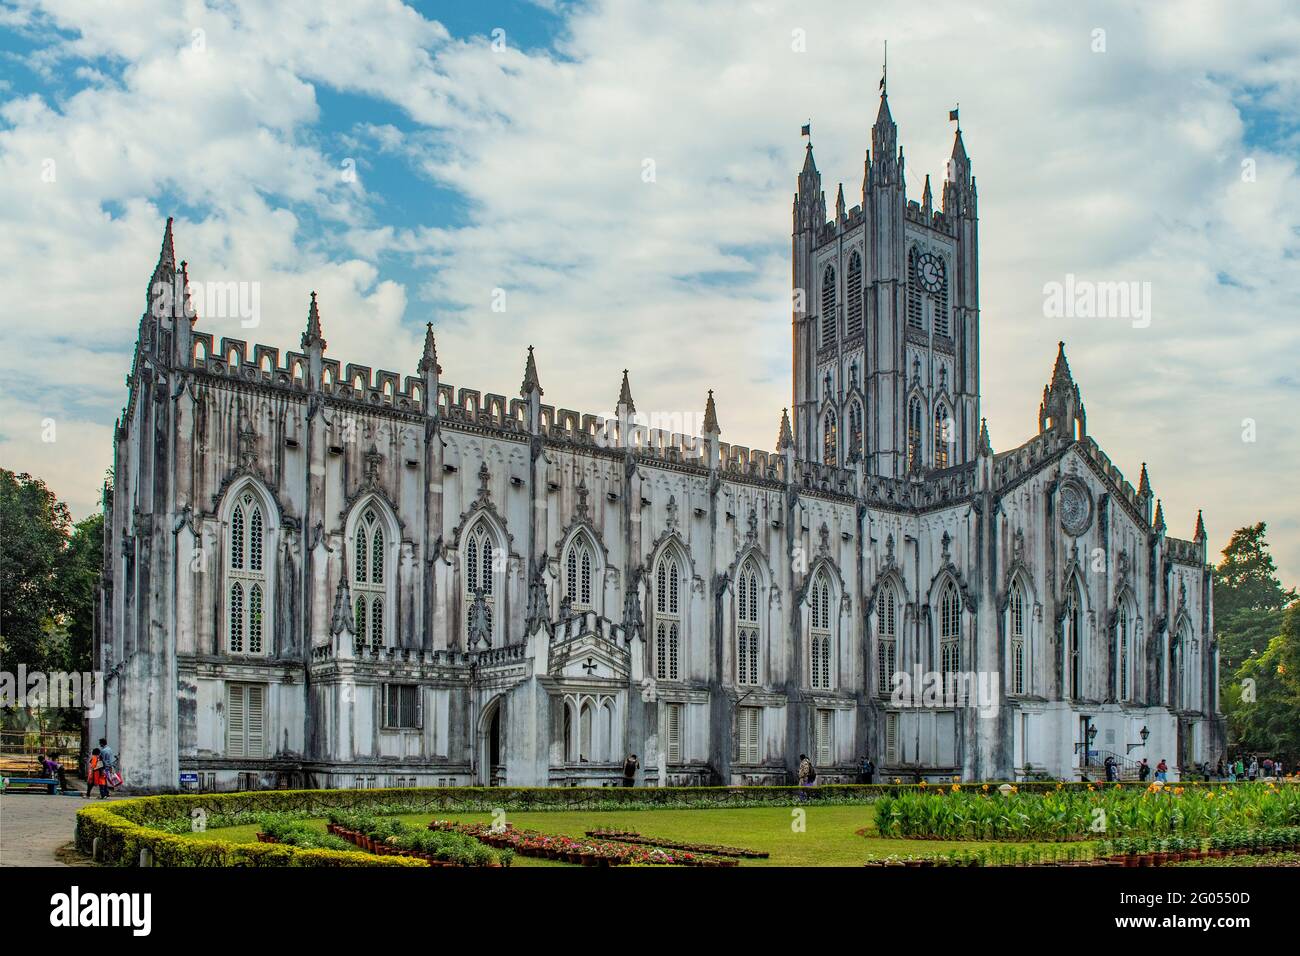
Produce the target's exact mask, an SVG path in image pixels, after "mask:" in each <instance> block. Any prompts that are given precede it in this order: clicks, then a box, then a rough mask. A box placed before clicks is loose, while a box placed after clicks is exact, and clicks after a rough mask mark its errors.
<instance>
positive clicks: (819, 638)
mask: <svg viewBox="0 0 1300 956" xmlns="http://www.w3.org/2000/svg"><path fill="white" fill-rule="evenodd" d="M831 598H832V594H831V582H830V578H829V577H828V576H827V574H826V572H825V571H818V572H817V576H816V577H814V578H813V583H812V590H811V592H810V597H809V599H808V611H809V624H810V626H809V629H808V638H809V653H808V663H809V667H808V677H809V680H808V683H809V685H810V686H811V687H813V688H814V689H815V690H829V689H830V686H831V604H832V602H831Z"/></svg>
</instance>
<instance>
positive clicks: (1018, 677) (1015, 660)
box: [1007, 580, 1028, 694]
mask: <svg viewBox="0 0 1300 956" xmlns="http://www.w3.org/2000/svg"><path fill="white" fill-rule="evenodd" d="M1007 637H1008V639H1009V641H1010V644H1011V653H1010V655H1009V661H1008V663H1009V665H1010V668H1011V680H1010V681H1009V683H1010V687H1011V693H1013V694H1024V693H1026V691H1025V687H1026V684H1027V679H1028V678H1027V673H1026V671H1027V669H1028V668H1027V665H1028V660H1027V659H1026V656H1025V589H1024V588H1023V587H1021V585H1020V581H1019V580H1016V581H1014V582H1012V584H1011V595H1010V598H1009V600H1008V601H1007Z"/></svg>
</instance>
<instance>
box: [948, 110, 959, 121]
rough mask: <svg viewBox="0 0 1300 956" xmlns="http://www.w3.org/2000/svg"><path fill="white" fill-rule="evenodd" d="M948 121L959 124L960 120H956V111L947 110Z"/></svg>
mask: <svg viewBox="0 0 1300 956" xmlns="http://www.w3.org/2000/svg"><path fill="white" fill-rule="evenodd" d="M948 119H949V120H951V121H952V122H954V123H960V122H961V120H959V119H957V111H956V110H949V111H948Z"/></svg>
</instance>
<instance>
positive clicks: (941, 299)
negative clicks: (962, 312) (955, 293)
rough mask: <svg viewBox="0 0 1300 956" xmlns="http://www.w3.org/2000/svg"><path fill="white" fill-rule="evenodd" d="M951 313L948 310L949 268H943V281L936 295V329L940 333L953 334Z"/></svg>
mask: <svg viewBox="0 0 1300 956" xmlns="http://www.w3.org/2000/svg"><path fill="white" fill-rule="evenodd" d="M950 316H951V313H950V312H949V311H948V270H947V269H946V268H945V269H944V270H943V282H942V284H941V285H940V286H939V291H938V293H937V294H936V295H935V297H934V331H935V333H936V334H938V335H947V336H951V335H952V321H951V317H950Z"/></svg>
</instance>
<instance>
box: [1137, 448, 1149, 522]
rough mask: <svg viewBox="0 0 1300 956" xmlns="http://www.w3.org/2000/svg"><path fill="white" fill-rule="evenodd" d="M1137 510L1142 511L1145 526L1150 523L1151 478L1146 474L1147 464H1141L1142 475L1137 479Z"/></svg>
mask: <svg viewBox="0 0 1300 956" xmlns="http://www.w3.org/2000/svg"><path fill="white" fill-rule="evenodd" d="M1137 497H1138V508H1139V509H1141V511H1142V517H1143V518H1145V519H1146V521H1147V524H1150V523H1151V499H1152V493H1151V478H1150V476H1149V475H1148V474H1147V463H1146V462H1145V461H1144V462H1142V474H1141V476H1139V478H1138V490H1137Z"/></svg>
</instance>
